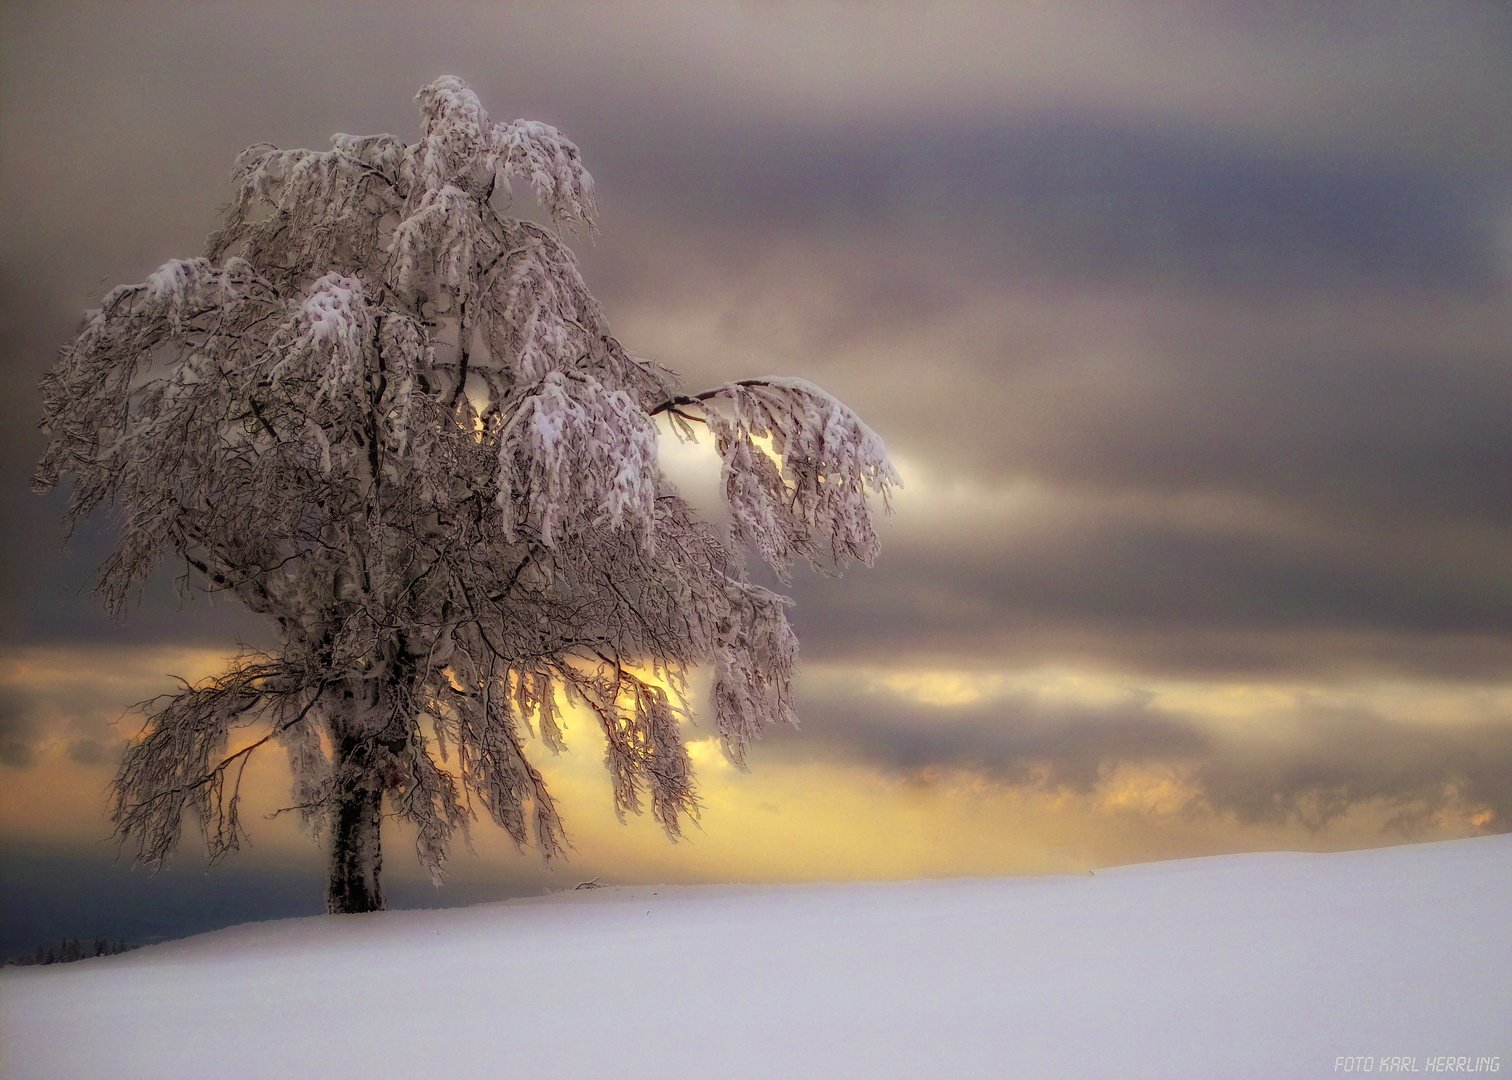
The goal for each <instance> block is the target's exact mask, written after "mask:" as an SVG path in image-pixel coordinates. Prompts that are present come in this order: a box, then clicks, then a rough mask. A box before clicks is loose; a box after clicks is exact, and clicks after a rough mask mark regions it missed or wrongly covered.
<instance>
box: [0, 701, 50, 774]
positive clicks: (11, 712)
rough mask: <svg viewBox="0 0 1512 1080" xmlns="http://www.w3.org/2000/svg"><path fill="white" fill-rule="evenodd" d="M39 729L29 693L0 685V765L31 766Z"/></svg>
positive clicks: (40, 733)
mask: <svg viewBox="0 0 1512 1080" xmlns="http://www.w3.org/2000/svg"><path fill="white" fill-rule="evenodd" d="M42 732H43V725H42V724H41V723H39V722H38V720H37V718H36V715H35V713H34V712H33V706H32V700H31V696H30V695H29V694H27V693H25V692H24V691H22V690H21V689H19V688H17V687H14V686H5V685H3V684H0V765H9V766H11V767H12V768H15V769H23V768H25V767H26V766H28V765H30V764H31V763H32V761H33V760H34V759H35V757H36V741H37V739H38V738H39V737H40V736H41V735H42Z"/></svg>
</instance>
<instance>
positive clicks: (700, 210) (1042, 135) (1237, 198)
mask: <svg viewBox="0 0 1512 1080" xmlns="http://www.w3.org/2000/svg"><path fill="white" fill-rule="evenodd" d="M632 147H633V150H634V153H635V156H634V157H629V156H626V155H625V152H624V151H623V150H622V151H620V153H619V155H617V156H616V164H617V165H618V166H619V168H620V170H621V171H622V173H623V174H624V175H625V176H627V178H628V179H629V185H628V190H623V189H622V192H621V197H622V198H625V197H628V198H630V199H633V200H634V201H635V203H636V204H637V205H639V206H640V207H642V208H644V209H649V208H653V207H654V208H655V209H656V210H657V211H658V212H660V213H661V214H664V215H666V216H672V217H687V216H694V217H698V218H706V219H711V220H714V221H718V222H719V223H721V224H722V225H724V226H727V227H728V226H735V227H749V226H751V225H753V224H757V223H759V224H760V225H762V226H765V227H771V226H774V225H775V226H777V227H778V228H780V229H785V230H789V229H791V230H797V229H801V230H806V231H811V232H815V233H817V234H818V235H821V236H823V235H825V234H827V233H837V232H838V233H844V232H853V231H868V232H875V231H881V230H886V231H896V230H903V231H905V232H908V233H911V234H912V235H911V236H910V239H911V240H912V242H913V243H914V244H915V245H917V246H918V247H919V248H928V247H930V246H938V245H941V244H945V245H949V246H951V247H952V248H954V249H955V250H956V254H957V258H958V259H959V260H960V262H961V264H962V265H963V267H965V268H968V269H969V270H970V271H971V272H972V273H973V274H974V275H975V276H977V277H979V278H980V277H981V276H982V275H987V276H992V277H1002V276H1005V275H1012V276H1015V277H1021V276H1023V275H1025V274H1030V275H1033V276H1035V277H1038V278H1047V279H1049V280H1051V281H1059V280H1064V281H1066V282H1068V283H1082V284H1085V283H1097V282H1108V281H1118V280H1126V279H1134V280H1137V281H1139V282H1141V283H1143V284H1146V285H1149V284H1153V283H1156V282H1173V283H1179V284H1181V285H1182V286H1184V287H1185V288H1188V289H1195V290H1199V291H1206V290H1211V289H1228V290H1232V289H1246V290H1256V289H1259V290H1262V291H1264V292H1267V293H1270V292H1278V291H1279V292H1295V291H1300V290H1319V289H1321V290H1326V291H1334V290H1350V289H1357V288H1359V287H1361V286H1362V285H1377V286H1380V285H1392V286H1397V287H1423V286H1427V287H1432V288H1458V289H1481V290H1484V289H1486V288H1488V287H1490V286H1491V285H1492V284H1493V283H1494V282H1495V281H1496V279H1497V277H1498V275H1499V274H1500V273H1501V272H1502V270H1503V265H1502V253H1501V251H1500V249H1499V247H1498V240H1499V238H1498V237H1497V235H1496V232H1495V228H1494V226H1495V224H1496V222H1495V221H1494V219H1493V218H1492V217H1491V214H1492V213H1493V211H1494V210H1495V209H1496V208H1495V207H1494V206H1487V205H1486V203H1485V188H1486V186H1487V184H1488V183H1489V182H1490V180H1491V177H1487V176H1480V175H1476V174H1471V175H1468V176H1465V175H1455V174H1449V175H1445V174H1443V173H1441V172H1434V171H1430V170H1428V169H1425V168H1422V167H1421V166H1417V167H1407V166H1402V165H1393V164H1391V163H1383V162H1380V161H1373V160H1362V161H1354V162H1345V163H1338V162H1330V161H1319V160H1314V159H1308V158H1296V157H1293V156H1282V155H1279V154H1274V153H1272V154H1265V153H1260V152H1258V151H1257V150H1256V149H1255V148H1253V147H1249V146H1245V145H1243V144H1239V143H1230V144H1227V145H1225V144H1224V143H1223V142H1222V141H1221V140H1218V139H1214V138H1199V137H1195V136H1193V135H1186V136H1185V137H1182V136H1179V135H1173V134H1172V133H1170V132H1166V131H1162V130H1160V129H1141V128H1135V127H1129V126H1123V127H1112V126H1098V125H1094V124H1090V123H1088V122H1087V121H1085V120H1083V119H1081V118H1079V117H1076V116H1066V117H1056V116H1054V115H1050V116H1045V117H1042V118H1039V119H1037V120H1035V121H1034V122H1032V123H1030V124H1022V123H1019V124H1013V125H1012V126H1006V127H1002V126H987V125H984V124H976V125H972V126H965V127H954V128H951V127H947V126H945V125H941V124H938V123H932V124H925V123H922V122H915V123H912V124H910V123H908V122H906V121H903V122H899V123H897V124H894V125H891V126H890V127H889V128H888V129H887V130H885V131H871V130H844V129H842V130H838V131H828V132H807V131H801V130H800V131H793V130H773V129H772V128H771V127H770V126H766V125H761V126H757V125H752V126H749V127H742V126H740V125H733V126H730V125H727V126H725V127H723V128H721V129H720V130H719V131H717V132H712V133H709V136H708V138H707V140H706V141H702V142H699V143H698V144H697V145H696V146H690V145H689V144H688V140H687V133H686V132H680V131H675V130H674V131H660V132H656V133H652V135H651V137H650V138H645V139H640V140H637V141H636V142H635V143H633V144H632ZM668 161H676V162H677V163H678V167H677V169H676V170H675V171H674V172H673V173H672V174H671V175H670V176H668V175H666V174H664V173H662V172H661V171H659V170H658V169H657V168H656V163H658V162H668Z"/></svg>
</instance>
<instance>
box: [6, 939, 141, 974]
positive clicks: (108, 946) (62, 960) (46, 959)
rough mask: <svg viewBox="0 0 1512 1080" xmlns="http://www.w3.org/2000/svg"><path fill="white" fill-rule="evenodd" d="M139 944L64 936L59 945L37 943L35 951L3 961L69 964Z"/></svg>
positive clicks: (8, 963) (27, 964)
mask: <svg viewBox="0 0 1512 1080" xmlns="http://www.w3.org/2000/svg"><path fill="white" fill-rule="evenodd" d="M140 948H141V946H140V945H128V944H126V943H125V942H124V941H116V942H110V941H106V940H105V939H104V938H95V941H94V944H93V945H90V944H87V943H84V942H81V941H80V940H79V939H78V938H64V939H63V940H62V942H61V943H60V944H59V947H58V948H56V949H54V948H52V947H51V946H44V945H38V946H37V951H36V952H31V953H22V954H21V955H20V956H13V957H11V958H10V959H9V960H7V961H6V962H5V963H6V965H7V966H9V965H12V964H14V965H17V966H19V967H31V966H33V965H35V964H71V963H73V962H74V961H75V960H87V959H88V958H89V957H91V956H114V955H115V954H116V953H123V952H130V951H131V950H132V949H140Z"/></svg>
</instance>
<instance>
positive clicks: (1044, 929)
mask: <svg viewBox="0 0 1512 1080" xmlns="http://www.w3.org/2000/svg"><path fill="white" fill-rule="evenodd" d="M0 1038H3V1058H0V1073H3V1075H4V1076H5V1077H7V1078H8V1080H31V1078H35V1077H68V1078H70V1080H81V1078H87V1077H112V1078H123V1080H124V1078H131V1077H142V1078H151V1080H165V1078H174V1077H185V1078H187V1077H205V1078H213V1080H234V1078H241V1077H270V1078H271V1077H277V1078H295V1077H312V1078H313V1077H319V1078H334V1077H353V1078H362V1080H375V1078H379V1077H400V1076H403V1077H448V1078H449V1077H532V1078H537V1077H539V1078H546V1077H564V1078H572V1077H616V1078H622V1077H658V1078H694V1077H697V1078H700V1080H702V1078H713V1077H761V1078H769V1077H770V1078H797V1077H815V1078H820V1077H822V1078H825V1080H840V1078H845V1077H857V1078H860V1077H865V1078H867V1080H876V1078H880V1077H909V1078H921V1077H948V1078H961V1077H1020V1076H1021V1077H1034V1078H1041V1077H1046V1078H1048V1077H1162V1078H1167V1077H1203V1078H1208V1077H1226V1078H1238V1077H1267V1078H1273V1077H1284V1078H1291V1077H1310V1076H1325V1075H1332V1074H1334V1073H1336V1072H1338V1073H1343V1072H1345V1071H1370V1072H1374V1073H1380V1072H1385V1071H1390V1070H1391V1069H1392V1068H1393V1067H1405V1068H1406V1069H1408V1070H1410V1069H1412V1068H1414V1067H1415V1068H1416V1070H1417V1071H1420V1072H1427V1071H1434V1070H1435V1068H1436V1067H1438V1068H1440V1069H1441V1068H1442V1067H1444V1066H1454V1067H1457V1068H1456V1071H1466V1070H1475V1069H1477V1068H1478V1069H1479V1070H1480V1071H1485V1072H1492V1071H1496V1072H1502V1071H1512V836H1496V837H1486V838H1480V839H1474V840H1463V841H1454V842H1450V843H1440V844H1424V845H1420V846H1410V847H1396V848H1386V849H1380V850H1375V851H1361V852H1350V853H1345V854H1335V855H1297V854H1260V855H1236V856H1225V857H1219V858H1209V859H1196V860H1189V861H1184V862H1172V863H1161V864H1152V865H1144V866H1130V867H1124V868H1119V869H1114V870H1105V871H1100V872H1098V873H1097V874H1096V875H1088V876H1085V877H1049V878H1004V879H993V880H955V881H921V882H906V883H894V884H877V885H822V886H788V887H743V886H728V887H696V888H688V887H683V888H658V887H646V888H619V889H603V890H596V891H584V892H569V893H561V894H556V895H553V896H548V897H544V898H541V899H536V900H524V901H510V902H507V903H502V904H491V905H484V906H480V907H475V908H467V909H460V910H449V911H405V912H390V913H386V914H382V915H376V916H343V917H320V918H310V919H292V920H286V921H283V922H272V923H259V924H251V925H246V926H240V927H235V928H232V929H229V930H224V931H220V932H218V933H213V934H205V935H203V936H200V937H195V938H189V939H187V940H184V941H179V942H174V943H170V944H167V945H161V946H157V947H153V948H149V949H143V950H141V951H139V952H136V953H131V954H128V955H125V956H118V957H109V958H103V959H99V960H87V961H82V962H80V963H76V964H70V965H67V966H58V967H51V968H30V969H26V968H11V969H8V970H6V971H5V972H4V973H3V976H0ZM1448 1058H1453V1059H1455V1060H1453V1061H1449V1060H1447V1059H1448ZM1350 1059H1354V1060H1352V1061H1351V1060H1350ZM1397 1059H1401V1060H1397ZM1405 1059H1411V1060H1410V1061H1408V1060H1405ZM1367 1061H1368V1064H1369V1068H1368V1069H1367V1068H1366V1065H1367Z"/></svg>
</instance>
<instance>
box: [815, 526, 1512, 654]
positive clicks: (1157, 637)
mask: <svg viewBox="0 0 1512 1080" xmlns="http://www.w3.org/2000/svg"><path fill="white" fill-rule="evenodd" d="M924 513H927V511H925V512H924ZM1162 514H1169V515H1170V516H1168V517H1166V518H1165V519H1164V520H1162V517H1161V515H1162ZM1204 514H1206V515H1207V516H1209V517H1211V518H1212V519H1213V520H1211V521H1203V520H1201V518H1202V516H1203V515H1204ZM1221 514H1222V508H1221V507H1220V508H1218V509H1217V510H1213V511H1205V510H1202V509H1199V510H1197V511H1195V512H1194V513H1190V514H1178V513H1176V512H1173V511H1172V508H1171V507H1170V506H1168V505H1163V504H1160V503H1155V504H1153V505H1146V504H1144V503H1141V502H1140V501H1137V500H1136V501H1132V502H1124V503H1120V502H1118V501H1107V500H1099V499H1097V498H1088V499H1087V500H1086V501H1085V502H1084V503H1079V502H1077V501H1075V500H1071V501H1069V502H1067V503H1065V504H1062V505H1060V506H1056V505H1053V504H1052V505H1048V506H1045V505H1041V506H1034V505H1032V504H1031V506H1030V507H1029V508H1027V509H1025V510H1023V511H1022V512H1020V513H1019V514H1012V513H1009V514H1007V515H1006V516H1001V517H998V518H987V519H980V518H979V519H976V520H972V521H968V522H967V523H966V524H964V525H962V526H959V527H958V528H957V530H955V531H954V533H953V535H944V534H943V530H941V531H938V532H935V533H933V534H931V533H930V532H927V531H924V530H918V531H915V530H912V529H903V528H900V529H898V530H895V531H893V532H891V533H889V534H888V535H887V536H886V540H885V548H884V556H883V558H882V560H881V561H880V562H879V564H878V566H877V567H875V568H874V569H872V570H870V571H867V572H866V577H865V580H864V582H863V581H860V580H858V578H857V576H856V575H848V576H847V577H845V578H841V579H824V578H817V577H814V576H804V577H801V578H799V579H798V581H797V583H796V596H797V598H798V600H799V605H798V607H797V609H796V610H795V613H794V622H795V624H796V625H797V627H798V629H799V632H800V635H801V636H802V638H803V641H804V646H805V649H806V650H807V652H808V654H809V655H811V656H813V657H815V658H816V659H818V658H823V659H829V660H839V659H854V660H857V661H862V662H866V661H868V660H875V659H877V658H881V657H888V658H893V659H894V660H897V661H905V660H907V659H908V658H910V657H942V656H949V655H957V656H963V657H964V656H970V657H976V658H977V659H979V660H987V661H995V662H1006V660H1007V659H1008V658H1010V657H1012V658H1014V659H1015V661H1016V662H1018V661H1021V662H1034V661H1043V660H1053V659H1056V658H1065V657H1068V656H1081V657H1083V658H1087V659H1095V660H1097V661H1100V662H1104V663H1111V664H1115V665H1117V666H1120V667H1126V668H1134V669H1141V668H1143V669H1145V670H1152V671H1162V672H1171V673H1177V672H1179V673H1184V674H1189V675H1197V674H1201V675H1205V676H1209V677H1221V676H1225V675H1253V674H1260V673H1270V674H1277V673H1283V672H1287V671H1291V672H1294V673H1303V672H1310V673H1313V674H1323V673H1327V672H1330V671H1332V672H1336V673H1337V672H1344V671H1348V670H1351V669H1353V670H1380V669H1390V668H1396V669H1398V670H1402V671H1415V672H1418V673H1424V674H1439V675H1449V676H1463V675H1470V674H1481V675H1503V676H1504V675H1506V674H1508V673H1512V641H1508V640H1507V637H1506V627H1507V626H1508V625H1512V581H1509V579H1508V576H1507V573H1506V567H1507V565H1508V560H1509V558H1512V555H1509V552H1508V550H1507V544H1506V542H1505V540H1504V539H1500V540H1498V542H1496V543H1493V544H1489V545H1485V546H1481V547H1476V546H1474V545H1466V544H1464V543H1460V542H1457V540H1456V538H1455V537H1453V536H1452V535H1450V536H1445V535H1439V534H1433V533H1429V534H1427V535H1413V534H1411V533H1394V534H1393V533H1388V534H1385V535H1382V534H1380V533H1378V532H1376V531H1374V530H1371V529H1361V530H1357V531H1356V530H1345V531H1340V532H1333V531H1328V530H1317V531H1310V530H1307V529H1305V528H1304V529H1298V530H1296V531H1294V532H1286V531H1282V530H1277V529H1270V528H1256V527H1255V524H1254V523H1253V522H1243V521H1241V522H1236V523H1233V524H1227V525H1226V524H1224V523H1223V522H1222V520H1221ZM942 516H943V515H942ZM1193 517H1197V518H1198V520H1197V521H1195V522H1194V521H1193V520H1192V518H1193ZM1025 519H1028V520H1025ZM1262 524H1263V523H1262Z"/></svg>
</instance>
